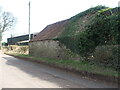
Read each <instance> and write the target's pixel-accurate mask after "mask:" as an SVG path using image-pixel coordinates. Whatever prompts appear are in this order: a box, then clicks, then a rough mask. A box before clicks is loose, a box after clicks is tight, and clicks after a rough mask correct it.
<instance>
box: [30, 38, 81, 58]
mask: <svg viewBox="0 0 120 90" xmlns="http://www.w3.org/2000/svg"><path fill="white" fill-rule="evenodd" d="M29 54H30V55H32V56H35V57H44V58H52V59H79V57H78V56H77V55H75V54H74V53H72V52H71V51H70V50H69V49H66V47H65V46H64V45H63V44H61V43H60V42H59V41H54V40H44V41H34V42H30V43H29Z"/></svg>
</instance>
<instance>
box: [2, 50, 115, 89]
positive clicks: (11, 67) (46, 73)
mask: <svg viewBox="0 0 120 90" xmlns="http://www.w3.org/2000/svg"><path fill="white" fill-rule="evenodd" d="M114 87H117V86H116V85H115V84H111V83H106V82H102V81H96V80H92V79H89V78H85V77H81V76H80V75H77V74H74V73H71V72H68V71H64V70H60V69H56V68H53V67H50V66H47V65H42V64H38V63H34V62H30V61H24V60H20V59H17V58H14V57H12V56H8V55H5V54H3V53H2V52H1V51H0V88H114Z"/></svg>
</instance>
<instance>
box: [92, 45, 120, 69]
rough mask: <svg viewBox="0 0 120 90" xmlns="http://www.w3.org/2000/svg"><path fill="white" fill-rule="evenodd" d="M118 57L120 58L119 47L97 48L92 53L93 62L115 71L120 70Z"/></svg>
mask: <svg viewBox="0 0 120 90" xmlns="http://www.w3.org/2000/svg"><path fill="white" fill-rule="evenodd" d="M119 57H120V46H119V45H103V46H98V47H96V49H95V51H94V61H96V62H99V63H101V64H103V65H104V66H106V67H112V68H115V69H117V70H119V69H120V65H119V62H120V61H119Z"/></svg>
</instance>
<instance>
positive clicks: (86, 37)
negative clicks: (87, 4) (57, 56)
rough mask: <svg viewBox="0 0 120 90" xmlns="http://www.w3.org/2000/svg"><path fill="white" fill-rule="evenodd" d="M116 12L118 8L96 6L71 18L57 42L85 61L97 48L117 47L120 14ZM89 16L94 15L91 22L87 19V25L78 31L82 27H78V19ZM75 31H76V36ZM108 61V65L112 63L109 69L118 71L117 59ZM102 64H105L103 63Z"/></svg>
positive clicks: (117, 53)
mask: <svg viewBox="0 0 120 90" xmlns="http://www.w3.org/2000/svg"><path fill="white" fill-rule="evenodd" d="M117 10H119V7H117V8H114V9H110V8H107V7H104V6H97V7H95V8H91V9H88V10H87V11H85V12H82V13H80V14H78V15H76V16H74V17H72V18H71V22H70V23H69V25H68V26H67V27H66V29H65V31H64V32H63V33H62V35H61V37H60V38H58V40H59V41H60V42H61V43H63V44H64V45H65V46H66V47H67V48H69V49H70V50H71V51H72V52H74V53H77V54H79V55H82V56H83V57H85V60H88V57H90V55H92V54H93V53H94V51H95V48H96V47H97V46H102V45H119V44H120V31H119V29H118V28H120V26H119V23H120V17H118V15H120V12H118V11H117ZM91 14H95V16H93V17H94V18H91V19H92V21H90V20H89V19H87V22H89V23H86V25H85V26H83V28H84V29H82V30H81V29H79V28H80V27H82V26H80V25H78V23H79V19H80V18H84V17H85V16H86V15H88V17H89V15H91ZM84 21H85V19H84ZM76 31H78V33H77V34H76ZM114 49H115V48H114ZM115 54H116V55H118V56H119V52H118V51H115ZM115 54H114V55H115ZM116 60H117V61H116ZM108 61H110V62H107V63H109V65H110V63H114V65H113V64H111V65H110V67H114V68H115V69H120V66H119V65H118V59H114V58H113V59H111V58H109V59H108ZM103 63H104V64H106V63H105V62H103Z"/></svg>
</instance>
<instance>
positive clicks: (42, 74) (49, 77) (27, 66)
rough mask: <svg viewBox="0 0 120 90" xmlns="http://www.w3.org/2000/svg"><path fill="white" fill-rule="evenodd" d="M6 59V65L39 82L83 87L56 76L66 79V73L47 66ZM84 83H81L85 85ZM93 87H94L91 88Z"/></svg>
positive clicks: (64, 86)
mask: <svg viewBox="0 0 120 90" xmlns="http://www.w3.org/2000/svg"><path fill="white" fill-rule="evenodd" d="M3 58H4V59H6V64H7V65H10V66H13V67H16V68H18V69H20V70H22V71H23V72H25V73H27V74H29V75H30V76H31V77H32V78H34V77H36V78H39V79H40V80H44V81H48V82H52V83H54V84H56V85H58V86H59V87H62V88H80V87H85V86H84V85H81V86H80V85H79V84H77V83H72V82H70V81H68V80H66V79H64V78H61V77H59V76H58V75H60V74H61V75H63V77H68V76H69V74H68V73H67V71H61V70H59V69H55V68H52V67H50V66H47V65H41V64H38V63H35V62H28V61H25V60H20V59H16V58H14V57H7V56H6V57H3ZM64 73H65V74H64ZM85 83H86V82H83V84H85ZM93 87H94V86H93Z"/></svg>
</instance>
